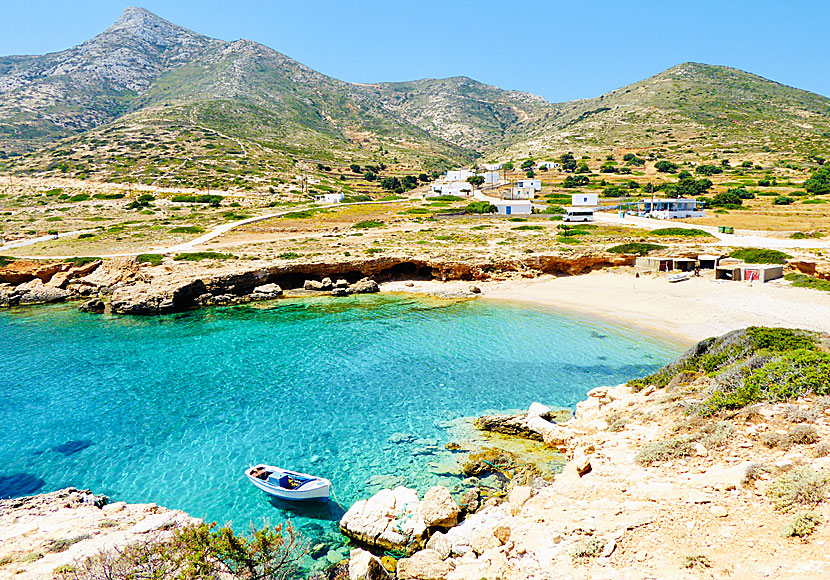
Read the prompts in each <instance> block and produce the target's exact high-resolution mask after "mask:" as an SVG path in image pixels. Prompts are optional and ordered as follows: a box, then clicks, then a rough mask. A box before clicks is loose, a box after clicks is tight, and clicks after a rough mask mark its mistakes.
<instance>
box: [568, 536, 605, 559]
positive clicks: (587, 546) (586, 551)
mask: <svg viewBox="0 0 830 580" xmlns="http://www.w3.org/2000/svg"><path fill="white" fill-rule="evenodd" d="M604 549H605V542H604V541H603V540H602V539H600V538H587V539H585V540H581V541H580V542H578V543H577V544H576V546H574V549H573V550H572V551H571V557H572V558H598V557H600V556H601V555H602V551H603V550H604Z"/></svg>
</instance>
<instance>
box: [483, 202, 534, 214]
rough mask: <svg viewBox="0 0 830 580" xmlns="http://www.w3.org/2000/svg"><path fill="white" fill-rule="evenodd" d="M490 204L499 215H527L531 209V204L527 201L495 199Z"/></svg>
mask: <svg viewBox="0 0 830 580" xmlns="http://www.w3.org/2000/svg"><path fill="white" fill-rule="evenodd" d="M492 203H493V205H494V206H496V208H498V214H499V215H529V214H530V213H531V212H532V209H533V203H531V201H530V200H527V199H496V200H494V201H493V202H492Z"/></svg>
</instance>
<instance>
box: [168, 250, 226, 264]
mask: <svg viewBox="0 0 830 580" xmlns="http://www.w3.org/2000/svg"><path fill="white" fill-rule="evenodd" d="M235 257H236V256H234V255H233V254H221V253H219V252H190V253H185V254H179V255H177V256H176V257H175V258H174V260H179V261H184V262H200V261H202V260H230V259H232V258H235Z"/></svg>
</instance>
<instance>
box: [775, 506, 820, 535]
mask: <svg viewBox="0 0 830 580" xmlns="http://www.w3.org/2000/svg"><path fill="white" fill-rule="evenodd" d="M819 524H821V516H820V515H818V514H815V513H813V512H806V513H803V514H799V515H797V516H795V517H794V518H793V519H791V520H790V521H789V522H787V525H785V526H784V529H783V530H782V532H781V533H782V534H783V535H784V537H785V538H806V537H807V536H809V535H810V534H812V533H813V532H814V531H816V528H817V527H818V526H819Z"/></svg>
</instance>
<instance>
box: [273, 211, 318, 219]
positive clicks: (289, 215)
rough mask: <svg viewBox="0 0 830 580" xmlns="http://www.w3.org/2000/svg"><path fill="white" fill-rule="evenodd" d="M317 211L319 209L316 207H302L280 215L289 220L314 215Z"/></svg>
mask: <svg viewBox="0 0 830 580" xmlns="http://www.w3.org/2000/svg"><path fill="white" fill-rule="evenodd" d="M319 211H320V210H316V209H302V210H300V211H290V212H288V213H286V214H283V215H282V217H283V218H285V219H289V220H301V219H306V218H310V217H314V215H315V214H317V213H319Z"/></svg>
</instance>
